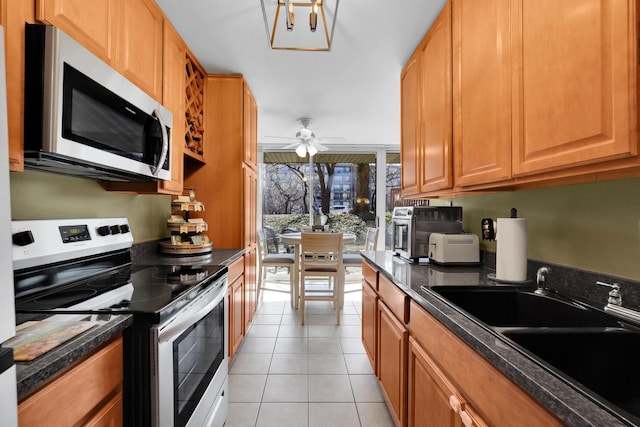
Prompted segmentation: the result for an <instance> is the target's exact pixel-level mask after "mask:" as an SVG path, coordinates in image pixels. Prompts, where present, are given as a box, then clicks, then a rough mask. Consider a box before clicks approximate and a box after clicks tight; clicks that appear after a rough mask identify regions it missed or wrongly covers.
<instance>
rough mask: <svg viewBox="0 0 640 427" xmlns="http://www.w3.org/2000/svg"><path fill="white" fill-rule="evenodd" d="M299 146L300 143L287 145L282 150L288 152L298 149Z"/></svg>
mask: <svg viewBox="0 0 640 427" xmlns="http://www.w3.org/2000/svg"><path fill="white" fill-rule="evenodd" d="M298 145H300V143H299V142H294V143H293V144H289V145H285V146H284V147H282V149H283V150H288V149H289V148H296V147H297V146H298Z"/></svg>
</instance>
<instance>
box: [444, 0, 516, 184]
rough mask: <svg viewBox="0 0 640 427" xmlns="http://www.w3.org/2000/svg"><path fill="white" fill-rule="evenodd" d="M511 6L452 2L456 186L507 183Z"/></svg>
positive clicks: (503, 0)
mask: <svg viewBox="0 0 640 427" xmlns="http://www.w3.org/2000/svg"><path fill="white" fill-rule="evenodd" d="M510 1H511V0H482V1H478V0H475V1H469V0H466V1H465V0H454V1H453V3H452V4H453V12H452V13H453V64H454V66H453V112H454V114H453V139H454V147H455V149H454V156H453V157H454V162H455V183H456V185H457V186H469V185H474V184H483V183H488V182H496V181H500V180H504V179H508V178H511V68H510V67H511V62H510V52H511V46H510V45H509V43H508V40H510V35H511V34H510V26H509V18H510V16H509V10H510Z"/></svg>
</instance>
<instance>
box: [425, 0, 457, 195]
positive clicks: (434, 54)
mask: <svg viewBox="0 0 640 427" xmlns="http://www.w3.org/2000/svg"><path fill="white" fill-rule="evenodd" d="M420 51H421V53H420V84H421V85H422V97H421V102H422V106H423V107H422V125H421V130H420V137H421V139H422V144H423V150H424V153H423V159H422V164H423V166H422V168H421V181H420V190H421V191H422V192H430V191H437V190H443V189H448V188H451V187H452V186H453V167H452V157H451V156H452V146H453V137H452V123H451V108H452V107H451V101H452V99H451V97H452V89H451V5H450V3H447V4H445V6H444V7H443V9H442V11H441V12H440V15H438V17H437V18H436V20H435V21H434V23H433V25H432V26H431V28H430V29H429V31H428V32H427V34H426V35H425V37H424V41H423V43H422V45H421V46H420Z"/></svg>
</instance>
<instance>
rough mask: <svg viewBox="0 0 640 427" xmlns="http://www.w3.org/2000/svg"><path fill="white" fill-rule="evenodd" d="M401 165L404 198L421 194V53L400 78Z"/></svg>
mask: <svg viewBox="0 0 640 427" xmlns="http://www.w3.org/2000/svg"><path fill="white" fill-rule="evenodd" d="M400 91H401V92H400V93H401V103H400V110H401V111H400V113H401V114H400V117H401V123H400V131H401V135H400V161H401V163H402V176H401V178H402V184H401V186H402V195H403V196H405V197H406V196H413V195H417V194H419V193H420V187H419V186H418V182H419V179H420V164H421V161H420V159H421V158H422V149H421V148H422V147H421V144H420V141H419V133H418V127H419V126H420V99H421V94H420V52H415V53H414V54H413V55H412V56H411V59H409V62H407V64H406V65H405V66H404V69H403V70H402V75H401V76H400Z"/></svg>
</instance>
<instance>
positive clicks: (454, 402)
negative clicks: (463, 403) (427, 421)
mask: <svg viewBox="0 0 640 427" xmlns="http://www.w3.org/2000/svg"><path fill="white" fill-rule="evenodd" d="M449 406H451V409H453V411H454V412H456V413H458V412H460V400H458V398H457V397H456V396H455V395H453V394H452V395H451V396H449Z"/></svg>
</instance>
